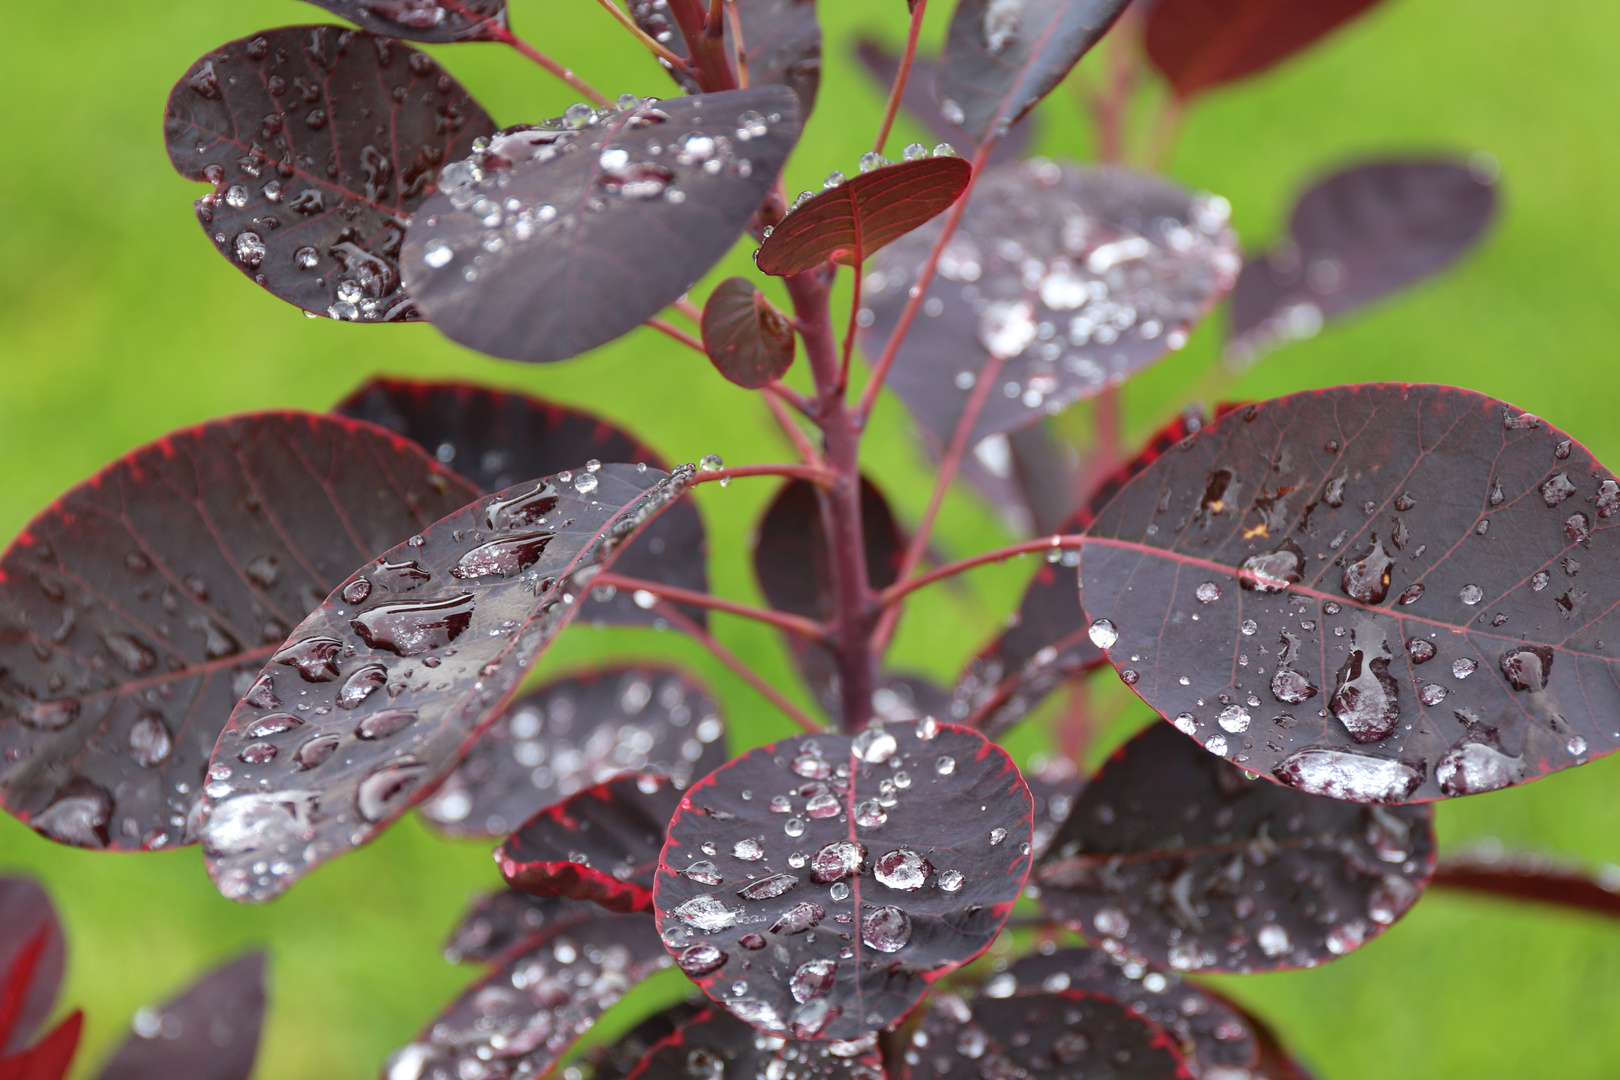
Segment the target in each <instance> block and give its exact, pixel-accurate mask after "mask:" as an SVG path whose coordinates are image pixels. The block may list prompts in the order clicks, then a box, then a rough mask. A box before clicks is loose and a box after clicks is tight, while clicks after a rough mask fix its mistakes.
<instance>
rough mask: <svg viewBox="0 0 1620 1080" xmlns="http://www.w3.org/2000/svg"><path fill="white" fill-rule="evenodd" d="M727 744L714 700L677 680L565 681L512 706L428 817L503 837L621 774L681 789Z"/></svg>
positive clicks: (659, 674) (656, 674) (660, 673)
mask: <svg viewBox="0 0 1620 1080" xmlns="http://www.w3.org/2000/svg"><path fill="white" fill-rule="evenodd" d="M615 565H618V564H617V563H616V564H615ZM586 610H589V609H586ZM724 736H725V724H724V722H723V721H722V720H721V718H720V711H719V706H717V705H716V704H715V701H714V698H713V696H712V695H711V694H710V693H709V691H708V689H707V688H706V687H704V686H702V685H701V684H699V683H697V682H696V681H695V680H694V679H692V677H691V676H689V675H685V674H683V673H681V672H678V671H673V670H670V669H668V668H656V667H633V668H622V669H617V668H616V669H608V670H603V671H594V672H586V673H584V674H581V675H576V676H573V677H571V678H567V679H559V680H558V681H556V682H553V683H549V684H547V685H546V686H543V687H541V688H540V689H538V690H535V691H533V692H532V693H528V694H525V695H523V696H522V697H520V698H518V699H516V700H515V701H513V702H512V704H511V705H509V706H507V708H506V710H505V711H504V712H502V713H501V715H500V717H499V718H498V719H497V720H496V721H495V722H494V723H493V724H491V725H490V726H489V729H488V730H487V731H485V732H484V734H483V735H481V736H479V738H478V742H476V743H475V744H473V748H472V752H471V753H469V754H468V755H467V757H466V760H464V761H463V762H462V763H461V764H460V765H458V766H456V770H455V772H453V773H451V774H450V776H449V778H448V779H447V780H445V782H444V783H443V784H442V785H440V787H439V789H438V790H437V791H435V792H434V793H433V795H432V796H431V797H430V798H429V799H428V800H427V801H426V802H424V803H423V804H422V808H421V809H422V816H423V817H425V818H427V819H428V821H430V822H432V823H433V825H434V826H435V827H436V828H438V829H439V830H440V831H441V832H444V833H448V834H449V835H451V836H505V835H507V834H508V833H509V832H511V831H512V830H513V829H514V828H516V827H517V826H518V824H519V823H521V822H524V821H527V820H529V818H531V817H533V816H534V815H535V814H537V813H539V812H540V811H541V810H543V809H545V808H546V807H547V806H550V805H552V804H554V803H556V802H558V801H560V800H562V799H566V798H568V797H569V796H571V795H574V794H575V793H576V792H579V791H582V790H584V789H585V788H587V787H590V786H591V785H593V784H600V783H603V782H605V781H608V780H611V779H613V778H614V777H615V776H619V775H622V774H624V773H650V774H653V775H655V776H663V777H668V778H669V779H670V781H671V783H672V784H673V785H674V786H675V787H676V788H677V789H681V788H684V787H686V786H687V785H688V784H690V783H691V782H692V781H693V780H694V779H696V778H697V777H700V776H703V775H704V774H706V773H709V772H712V771H713V770H714V769H717V768H719V767H720V765H721V764H723V763H724V762H725V760H726V747H725V739H724Z"/></svg>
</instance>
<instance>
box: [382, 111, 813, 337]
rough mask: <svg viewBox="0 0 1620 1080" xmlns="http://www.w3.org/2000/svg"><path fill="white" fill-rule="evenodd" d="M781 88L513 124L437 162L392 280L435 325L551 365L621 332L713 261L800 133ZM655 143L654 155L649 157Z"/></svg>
mask: <svg viewBox="0 0 1620 1080" xmlns="http://www.w3.org/2000/svg"><path fill="white" fill-rule="evenodd" d="M800 123H801V122H800V114H799V105H798V100H797V99H796V98H795V97H794V96H793V94H792V93H791V92H790V91H788V90H787V89H786V88H784V87H781V86H760V87H753V88H751V89H747V90H731V91H726V92H723V93H719V94H705V95H700V96H697V97H685V98H676V99H673V100H670V101H662V102H655V101H653V100H652V99H645V100H641V101H638V102H636V103H635V104H634V105H631V106H629V107H628V108H624V109H617V110H615V109H606V110H603V111H601V112H591V113H590V114H589V116H582V117H580V118H578V119H577V120H576V119H572V118H571V119H569V120H566V121H563V120H557V121H551V122H549V123H548V124H545V125H542V126H540V127H533V128H513V129H510V130H508V131H507V132H505V133H503V134H501V135H498V136H496V137H495V138H494V139H492V140H491V142H490V145H489V147H488V149H487V150H484V151H481V152H480V153H478V154H477V155H475V156H474V157H472V158H470V159H468V160H467V161H466V162H462V163H458V164H456V165H454V166H453V167H451V168H450V169H448V170H446V173H445V175H444V176H442V177H441V178H440V185H441V190H440V191H439V192H438V193H437V194H435V195H433V196H432V197H431V198H429V199H428V200H427V201H426V202H425V203H423V204H422V207H421V209H420V211H418V213H417V215H416V217H415V218H414V219H413V221H414V224H413V225H412V226H411V229H410V235H409V237H408V238H407V239H406V242H405V250H404V255H403V257H402V263H403V266H404V271H405V284H406V287H407V288H409V289H410V292H411V296H412V297H414V298H415V299H416V302H417V304H418V306H420V307H421V309H422V311H423V313H424V314H425V315H426V316H427V317H428V318H429V319H431V320H432V321H433V323H434V325H436V326H437V327H438V328H439V329H440V330H441V331H443V332H444V334H445V335H446V336H447V337H449V338H451V339H452V340H454V341H458V342H460V343H461V344H463V345H466V346H468V347H469V348H473V349H477V350H478V351H480V352H484V353H488V354H490V355H491V356H499V357H504V358H506V359H508V360H529V361H535V362H544V361H551V360H566V359H567V358H569V357H571V356H577V355H578V354H580V353H582V352H585V351H586V350H587V349H593V348H595V347H596V346H598V345H601V344H603V343H605V342H608V341H612V340H613V339H614V338H616V337H618V336H620V335H621V334H625V333H628V332H629V331H630V330H633V329H634V328H635V327H636V326H638V325H640V324H641V322H642V321H643V320H645V319H647V318H650V317H651V316H653V315H656V314H657V313H658V312H659V311H660V310H662V309H663V308H664V306H665V305H667V304H669V303H670V302H672V301H674V300H675V299H677V298H678V297H679V296H680V295H681V294H682V293H683V292H685V291H686V289H687V288H688V287H689V286H690V285H691V284H692V282H694V281H696V280H697V279H698V278H700V277H702V276H703V275H704V274H705V273H706V272H707V271H708V270H709V268H710V267H712V266H713V265H714V264H715V263H717V262H719V261H720V259H721V257H722V256H724V255H725V253H726V252H727V251H728V250H730V248H731V245H732V243H733V242H734V241H735V240H736V239H737V237H738V236H739V235H740V234H741V233H742V231H743V228H744V227H745V226H746V225H747V224H748V221H749V219H750V218H752V217H753V214H754V210H755V208H756V207H758V206H759V204H760V202H761V200H763V199H764V198H765V196H766V195H768V194H769V193H770V190H771V186H772V185H773V184H774V183H775V181H776V175H777V173H779V172H780V171H781V169H782V163H783V162H784V161H786V160H787V155H788V152H789V151H790V150H792V149H793V146H794V144H795V143H796V142H798V139H799V129H800ZM655 150H656V152H655Z"/></svg>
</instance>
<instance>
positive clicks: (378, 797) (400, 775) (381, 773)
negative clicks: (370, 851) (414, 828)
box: [354, 757, 428, 821]
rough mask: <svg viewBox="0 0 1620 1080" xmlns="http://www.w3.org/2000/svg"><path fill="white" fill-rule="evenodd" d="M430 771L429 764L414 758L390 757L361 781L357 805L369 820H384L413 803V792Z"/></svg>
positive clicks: (362, 814)
mask: <svg viewBox="0 0 1620 1080" xmlns="http://www.w3.org/2000/svg"><path fill="white" fill-rule="evenodd" d="M427 774H428V767H427V766H426V765H424V764H423V763H422V762H420V761H417V760H415V759H414V758H408V757H406V758H398V759H396V760H394V761H390V762H389V763H388V764H386V765H383V766H382V767H381V768H378V769H377V770H376V771H374V772H373V773H372V774H371V775H370V776H368V777H366V778H365V779H364V780H362V781H360V786H359V788H358V789H357V790H356V791H355V795H354V807H355V809H356V810H358V811H360V816H361V817H363V818H365V819H366V820H367V821H381V820H383V819H384V818H386V817H388V816H389V815H390V814H393V813H394V812H395V811H398V810H403V809H404V808H405V807H406V806H407V805H409V804H410V795H411V792H412V791H413V790H415V788H416V785H417V784H419V783H420V782H421V781H422V779H423V778H424V777H425V776H426V775H427Z"/></svg>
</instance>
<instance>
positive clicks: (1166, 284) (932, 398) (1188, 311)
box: [862, 162, 1240, 477]
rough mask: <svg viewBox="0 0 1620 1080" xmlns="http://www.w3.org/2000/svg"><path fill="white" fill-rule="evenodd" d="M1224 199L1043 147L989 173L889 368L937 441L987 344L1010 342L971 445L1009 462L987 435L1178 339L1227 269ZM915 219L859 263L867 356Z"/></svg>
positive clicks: (914, 245)
mask: <svg viewBox="0 0 1620 1080" xmlns="http://www.w3.org/2000/svg"><path fill="white" fill-rule="evenodd" d="M1226 214H1227V206H1226V201H1225V200H1224V199H1221V198H1219V197H1217V196H1210V195H1193V194H1191V193H1189V192H1187V191H1186V190H1184V189H1182V188H1179V187H1176V186H1174V185H1172V184H1170V183H1169V182H1168V181H1165V180H1162V179H1160V178H1158V177H1155V176H1150V175H1147V174H1144V173H1133V172H1127V171H1125V170H1122V169H1116V168H1086V169H1081V168H1076V167H1073V166H1063V165H1057V164H1054V163H1052V162H1032V163H1028V164H1019V165H1008V166H1004V167H1002V168H1000V169H996V170H993V171H991V172H989V173H986V174H985V175H984V177H983V178H982V179H981V180H980V181H979V184H978V186H977V187H976V188H975V189H974V192H973V195H972V197H971V201H970V202H969V203H968V207H967V210H966V212H965V213H964V214H963V216H962V220H961V225H960V227H959V228H958V229H957V232H956V234H955V235H954V236H953V237H952V239H951V241H950V243H948V244H947V245H946V246H945V251H944V254H943V257H942V258H941V259H940V263H939V276H938V277H937V278H936V279H935V280H934V283H933V284H932V285H931V286H930V287H929V292H928V299H927V300H926V301H925V302H924V306H923V309H922V314H921V316H920V317H919V318H918V319H917V321H916V323H915V324H913V326H912V330H911V333H910V334H909V335H908V336H907V337H906V341H905V344H904V345H903V346H902V347H901V349H900V351H899V353H898V355H897V356H896V359H895V364H894V369H893V371H892V372H891V373H890V375H889V382H890V384H891V385H892V386H893V387H894V390H895V392H896V393H898V394H899V395H900V398H901V400H902V401H904V402H905V403H906V406H907V408H909V409H910V410H911V412H912V415H914V416H915V417H916V418H917V420H918V422H919V423H921V425H922V426H923V429H924V431H925V433H926V434H927V436H928V438H929V439H930V440H931V442H932V443H933V444H935V445H937V446H940V447H943V446H944V445H946V444H947V443H948V442H949V441H950V438H951V433H952V431H953V430H954V429H955V427H956V421H957V418H958V417H959V416H960V415H961V413H962V408H963V406H964V405H966V403H967V399H968V396H969V393H970V392H971V390H972V387H973V383H974V381H975V380H976V378H977V377H978V374H979V371H980V369H981V368H982V367H983V366H984V364H985V362H986V361H987V360H988V359H989V357H990V354H991V352H992V351H993V352H995V353H997V354H998V355H1000V356H1004V357H1006V358H1007V362H1006V365H1005V366H1004V367H1003V368H1002V372H1001V376H1000V378H999V380H998V381H999V383H1000V385H999V386H998V387H997V388H996V389H995V390H994V391H993V392H992V393H991V394H990V396H989V397H988V399H987V400H986V402H985V405H984V410H983V412H982V413H981V414H980V416H979V421H978V423H977V424H976V425H975V427H974V429H973V436H972V438H973V442H972V443H971V444H970V445H972V446H974V447H975V448H976V449H975V454H976V456H978V457H979V458H980V459H981V461H983V463H984V464H985V465H986V466H988V467H990V468H991V469H992V471H993V472H996V471H998V466H999V475H1002V476H1004V477H1005V476H1010V475H1011V471H1010V462H1009V457H1008V448H1007V447H1006V445H1005V444H1004V443H1003V444H1001V445H1000V452H999V454H998V453H997V452H996V449H995V444H986V443H985V442H984V440H985V439H986V437H987V436H990V435H994V434H996V433H998V432H1003V431H1008V430H1011V429H1013V428H1017V427H1021V426H1023V425H1026V424H1032V423H1035V422H1036V421H1038V420H1039V419H1041V417H1043V416H1046V415H1049V414H1052V413H1056V412H1061V411H1062V410H1063V409H1065V408H1067V407H1068V406H1069V405H1071V404H1073V403H1074V402H1076V401H1080V400H1083V399H1086V398H1090V397H1094V396H1096V395H1097V394H1100V393H1102V392H1103V391H1104V390H1106V389H1108V388H1109V387H1111V386H1117V385H1119V384H1120V383H1121V382H1123V381H1124V380H1125V379H1127V378H1129V377H1130V376H1132V375H1134V374H1136V373H1137V372H1138V371H1140V370H1142V369H1143V368H1144V367H1146V366H1148V365H1149V364H1151V363H1153V362H1154V361H1156V360H1158V359H1160V358H1161V357H1163V356H1164V355H1165V354H1167V353H1168V352H1170V351H1172V350H1174V349H1179V348H1180V347H1181V346H1182V345H1184V344H1186V341H1187V337H1188V335H1189V333H1191V331H1192V328H1193V327H1194V326H1195V325H1197V323H1198V322H1199V320H1201V319H1202V318H1203V317H1204V315H1205V313H1206V312H1208V311H1209V309H1210V308H1211V307H1212V306H1213V305H1214V304H1215V303H1216V302H1217V301H1219V300H1220V298H1221V297H1222V296H1223V295H1225V293H1226V291H1227V290H1228V289H1230V288H1231V287H1232V282H1233V281H1234V280H1235V279H1236V277H1237V272H1238V267H1239V265H1240V259H1239V256H1238V253H1237V246H1236V245H1237V238H1236V237H1235V236H1234V235H1233V233H1232V231H1231V229H1229V228H1228V227H1227V224H1226ZM938 230H939V225H938V224H937V223H935V224H931V225H927V226H924V227H923V228H921V229H918V230H917V231H916V232H914V233H912V234H911V235H910V236H907V237H906V238H905V239H903V240H900V241H899V242H897V243H895V244H894V245H892V246H890V247H889V248H888V249H887V250H885V251H884V252H882V253H881V254H879V256H878V257H877V259H876V260H875V261H874V262H873V266H872V269H871V271H870V272H869V273H868V274H867V275H866V284H865V289H864V291H863V294H862V298H863V301H864V302H865V304H866V306H867V307H869V308H870V309H871V311H872V316H873V321H872V326H871V328H870V329H869V330H868V331H867V332H866V337H865V338H864V342H865V348H866V350H867V355H868V356H876V355H877V354H878V353H879V352H881V351H882V349H883V347H884V345H885V344H886V343H887V342H888V340H889V337H890V335H891V334H892V333H893V331H894V328H895V326H896V324H897V323H898V322H899V319H900V313H901V311H902V309H904V307H905V306H906V302H907V300H908V298H909V292H910V289H911V286H912V285H913V284H914V280H913V277H912V275H913V273H914V272H915V269H916V267H917V266H918V265H920V264H921V263H922V261H923V260H924V259H925V258H926V257H927V253H928V251H929V250H930V248H932V246H933V244H934V242H935V240H936V239H937V238H938V235H939V232H938Z"/></svg>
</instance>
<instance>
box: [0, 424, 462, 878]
mask: <svg viewBox="0 0 1620 1080" xmlns="http://www.w3.org/2000/svg"><path fill="white" fill-rule="evenodd" d="M475 494H476V492H474V491H473V490H472V489H471V488H470V487H469V486H467V484H466V483H465V482H464V481H462V480H461V478H460V477H457V476H454V475H452V474H451V473H449V472H447V471H445V470H444V469H441V468H440V467H439V466H438V465H437V464H436V463H435V462H433V461H432V460H430V459H429V458H428V457H427V456H426V455H425V454H423V453H422V452H421V450H419V449H418V448H417V447H416V446H415V445H413V444H411V443H409V442H407V441H406V440H404V439H401V438H399V437H398V436H395V435H392V434H390V433H389V432H386V431H383V430H382V429H380V428H376V427H373V426H372V425H370V424H362V423H357V422H355V421H353V420H344V419H340V418H337V417H329V416H321V415H319V414H312V413H260V414H257V415H252V416H243V417H237V418H234V419H230V420H220V421H214V422H212V423H209V424H204V425H202V426H201V427H196V428H189V429H186V430H183V431H178V432H174V433H172V434H170V435H168V436H166V437H165V438H163V439H160V440H159V441H158V442H156V443H153V444H151V445H149V446H145V447H142V448H141V449H139V450H136V451H134V452H133V453H131V454H129V455H128V456H127V457H125V458H123V459H121V460H119V461H117V462H115V463H114V464H112V465H110V466H108V467H107V468H106V469H104V470H103V471H102V472H100V473H98V474H97V475H96V476H94V477H92V478H91V479H90V480H88V481H86V482H85V483H84V484H81V485H80V486H78V487H76V488H74V489H73V490H71V491H69V492H68V493H67V494H66V495H64V496H62V497H61V498H60V499H58V500H57V502H56V503H55V504H54V505H53V506H52V507H50V509H48V510H46V511H45V512H44V513H43V514H41V515H40V516H39V517H37V518H35V519H34V521H33V522H31V523H30V524H29V526H28V528H27V529H26V530H24V531H23V533H22V534H21V535H20V536H19V537H18V538H17V540H16V541H15V542H14V543H13V544H12V546H11V547H10V549H9V550H8V551H7V552H6V554H5V557H4V559H0V668H3V669H5V670H6V672H7V675H6V679H5V681H4V683H3V684H0V760H3V761H4V762H5V764H4V765H3V766H0V770H3V771H0V792H3V793H4V798H5V805H6V809H8V810H9V811H11V812H12V813H13V814H15V815H17V816H18V817H19V818H21V819H22V820H24V821H26V822H28V823H29V824H31V825H32V826H33V827H34V828H35V829H37V830H39V831H40V832H41V833H43V834H44V835H46V836H48V837H50V838H51V839H53V840H58V841H61V842H63V843H68V844H76V845H78V846H80V847H107V848H114V849H117V850H121V851H125V850H137V849H141V848H158V847H165V846H173V845H175V844H183V843H190V842H192V841H193V840H195V839H196V835H195V829H196V824H197V822H196V812H197V810H198V809H199V805H200V800H201V797H202V796H201V790H200V789H201V787H202V784H203V782H204V776H203V773H204V770H205V768H206V766H207V762H208V758H209V755H211V754H212V753H213V750H214V743H215V740H216V739H218V737H219V731H220V729H221V728H222V727H223V726H224V724H225V720H226V718H227V717H229V716H230V712H231V708H232V707H233V706H234V705H235V704H236V701H237V699H238V698H240V697H241V696H242V695H243V694H244V693H246V692H248V690H249V688H250V687H252V686H253V682H254V676H255V675H256V674H257V673H258V670H259V668H260V667H262V666H263V665H264V663H265V662H266V661H267V660H268V659H269V658H270V656H271V655H272V654H273V653H275V651H276V650H277V649H278V648H280V647H281V643H282V641H283V640H284V639H285V638H286V635H287V632H288V630H289V629H290V628H291V627H293V626H296V625H297V624H298V623H299V621H300V620H302V619H303V618H304V616H305V615H306V614H307V613H308V612H309V611H310V610H312V609H313V608H315V607H316V606H317V605H318V604H319V603H320V602H321V597H323V596H324V595H326V593H328V592H329V591H331V589H332V588H333V587H334V586H335V585H337V584H338V583H339V582H341V581H342V580H343V578H342V576H341V575H342V574H344V573H345V572H346V568H350V567H353V566H354V565H356V564H359V563H361V562H365V561H366V560H368V559H372V558H375V557H376V556H377V555H378V554H380V553H381V552H384V551H386V550H388V549H389V548H390V547H392V546H393V545H395V544H398V543H399V542H400V541H401V540H403V539H404V538H405V537H408V536H410V535H411V534H412V533H414V532H416V531H417V530H418V529H420V528H422V527H423V526H425V525H427V524H428V523H429V522H431V521H433V520H434V519H435V518H437V517H440V516H442V515H444V514H447V513H449V512H450V511H451V510H453V509H455V508H456V507H457V506H460V505H462V504H463V503H465V502H466V501H467V500H468V499H470V498H472V497H473V496H474V495H475Z"/></svg>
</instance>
